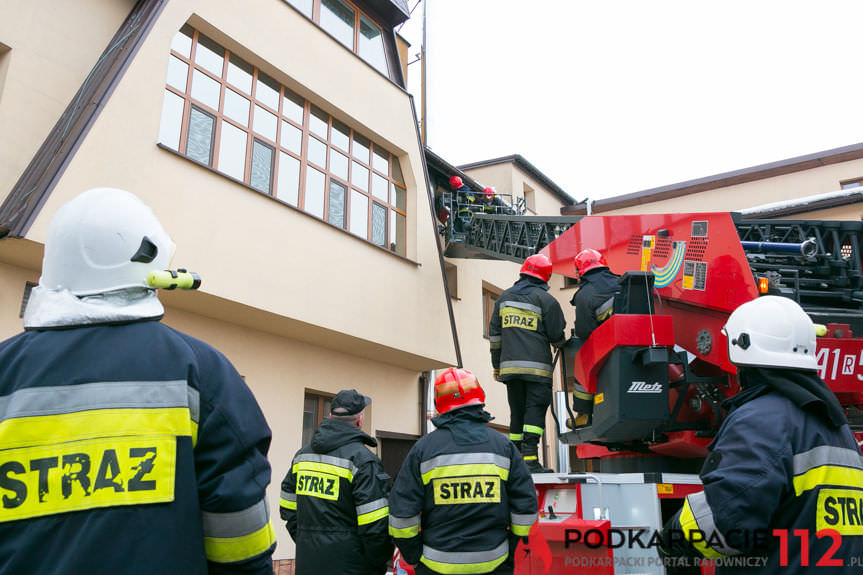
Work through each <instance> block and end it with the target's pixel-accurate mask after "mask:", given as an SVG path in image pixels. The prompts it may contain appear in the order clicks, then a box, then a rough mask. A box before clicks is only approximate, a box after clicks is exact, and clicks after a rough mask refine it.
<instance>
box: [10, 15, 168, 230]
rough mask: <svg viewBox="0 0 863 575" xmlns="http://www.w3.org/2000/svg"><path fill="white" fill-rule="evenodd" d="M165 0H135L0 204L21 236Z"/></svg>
mask: <svg viewBox="0 0 863 575" xmlns="http://www.w3.org/2000/svg"><path fill="white" fill-rule="evenodd" d="M166 3H167V0H139V1H138V2H137V3H136V4H135V6H134V7H133V8H132V10H131V11H130V12H129V15H128V16H127V17H126V19H125V20H124V21H123V24H122V25H121V26H120V28H119V29H118V30H117V33H116V34H114V37H113V38H112V39H111V41H110V42H109V44H108V47H107V48H106V49H105V51H104V52H102V54H101V56H99V59H98V60H97V61H96V63H95V65H94V66H93V69H92V70H91V71H90V73H89V74H88V75H87V78H86V79H85V80H84V83H83V84H82V85H81V87H80V88H79V89H78V91H77V92H76V94H75V96H73V97H72V101H71V102H69V105H68V106H67V107H66V109H65V111H64V112H63V114H62V115H61V116H60V119H59V120H57V123H56V124H54V127H53V128H52V129H51V131H50V132H49V133H48V136H47V138H45V141H44V142H43V143H42V145H41V146H40V147H39V150H38V151H37V152H36V155H35V156H33V159H32V160H30V163H29V165H28V166H27V168H26V169H25V170H24V172H23V173H22V174H21V177H20V178H19V179H18V181H17V182H16V183H15V186H14V187H13V188H12V191H11V192H9V195H8V196H7V197H6V199H5V200H4V202H3V204H2V205H0V224H2V225H4V226H6V227H7V228H8V230H9V236H11V237H17V238H22V237H24V236H25V235H26V233H27V230H29V229H30V226H31V225H32V224H33V221H34V220H35V219H36V216H37V215H38V214H39V211H40V210H41V208H42V206H43V205H44V204H45V201H46V200H47V199H48V196H50V194H51V191H52V190H53V189H54V186H55V185H56V184H57V181H58V180H59V179H60V176H61V175H62V174H63V172H64V171H65V169H66V166H68V165H69V162H70V161H71V159H72V157H73V156H74V154H75V151H76V150H77V149H78V147H79V146H80V144H81V142H82V141H83V140H84V137H85V136H86V135H87V133H88V132H89V130H90V127H91V126H92V125H93V122H94V121H95V120H96V118H97V117H98V116H99V113H100V112H101V111H102V109H103V108H104V106H105V103H106V102H107V101H108V98H109V97H110V95H111V93H112V92H113V91H114V88H115V87H116V86H117V84H118V82H119V81H120V78H122V76H123V73H124V72H125V70H126V68H127V67H128V65H129V63H130V62H131V61H132V58H133V57H134V55H135V54H136V53H137V51H138V49H139V48H140V46H141V44H142V43H143V41H144V39H145V38H146V36H147V33H148V32H149V31H150V29H151V28H152V26H153V23H154V22H155V21H156V19H157V18H158V16H159V14H160V12H161V11H162V8H164V6H165V4H166Z"/></svg>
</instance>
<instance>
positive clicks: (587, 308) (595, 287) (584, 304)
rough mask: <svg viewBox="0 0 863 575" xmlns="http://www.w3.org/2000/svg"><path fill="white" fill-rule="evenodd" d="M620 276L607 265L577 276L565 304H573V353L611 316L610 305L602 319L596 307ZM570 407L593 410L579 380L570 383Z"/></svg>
mask: <svg viewBox="0 0 863 575" xmlns="http://www.w3.org/2000/svg"><path fill="white" fill-rule="evenodd" d="M619 279H620V276H618V275H617V274H614V273H612V272H611V271H609V269H608V268H605V267H603V268H596V269H592V270H589V271H587V272H585V273H584V275H582V276H581V278H580V279H579V281H578V290H576V292H575V295H573V296H572V299H571V300H570V302H569V303H571V304H572V305H574V306H575V336H576V338H578V339H573V340H572V342H571V343H572V344H573V348H572V350H573V351H574V352H577V351H578V349H580V348H581V346H582V345H583V344H584V340H586V339H587V338H588V336H590V334H591V333H593V331H594V330H595V329H596V328H597V327H599V324H600V323H602V321H604V320H605V319H607V318H608V317H609V316H610V315H611V311H612V307H611V306H608V312H607V314H606V315H604V316H603V317H602V318H598V317H596V316H597V310H598V309H600V308H601V307H602V306H605V305H606V304H607V302H608V299H609V298H611V297H613V296H614V294H615V292H616V291H617V288H618V286H619V284H618V280H619ZM572 396H573V407H574V408H575V410H576V411H577V412H579V413H586V414H589V413H593V394H592V393H588V392H587V391H585V389H584V386H583V385H582V383H581V382H575V383H574V384H573V392H572Z"/></svg>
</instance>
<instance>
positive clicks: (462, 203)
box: [449, 176, 482, 232]
mask: <svg viewBox="0 0 863 575" xmlns="http://www.w3.org/2000/svg"><path fill="white" fill-rule="evenodd" d="M449 187H450V188H452V190H453V193H454V194H455V201H456V222H455V229H456V231H457V232H461V231H464V229H465V227H466V226H467V224H469V223H470V220H471V218H473V213H474V212H476V211H479V210H482V206H481V205H480V201H479V199H478V198H477V195H476V193H475V192H474V191H473V190H472V189H470V187H468V186H467V185H466V184H465V183H464V182H463V181H462V179H461V178H460V177H459V176H453V177H451V178H450V179H449Z"/></svg>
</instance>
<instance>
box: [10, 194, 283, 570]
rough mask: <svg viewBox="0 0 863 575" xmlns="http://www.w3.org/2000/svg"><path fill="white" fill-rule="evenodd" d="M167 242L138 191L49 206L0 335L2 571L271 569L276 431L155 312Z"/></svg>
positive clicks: (227, 370)
mask: <svg viewBox="0 0 863 575" xmlns="http://www.w3.org/2000/svg"><path fill="white" fill-rule="evenodd" d="M173 252H174V244H173V243H172V241H171V239H170V237H169V236H168V234H167V233H166V232H165V230H164V229H163V228H162V226H161V224H160V223H159V221H158V220H157V219H156V216H155V215H154V214H153V212H152V211H151V210H150V208H148V207H147V206H146V205H145V204H144V203H143V202H142V201H141V200H140V199H138V198H137V197H136V196H134V195H133V194H130V193H128V192H125V191H122V190H116V189H110V188H97V189H92V190H88V191H86V192H84V193H82V194H80V195H79V196H77V197H76V198H74V199H72V200H71V201H69V202H68V203H66V204H65V205H63V206H62V207H61V208H60V209H59V210H58V211H57V213H56V214H55V215H54V217H53V219H52V221H51V223H50V226H49V228H48V233H47V239H46V241H45V254H44V259H43V264H42V276H41V278H40V279H39V284H38V285H37V286H36V287H34V288H33V290H32V292H31V294H30V298H29V302H28V304H27V307H26V311H25V313H24V327H25V331H24V333H22V334H19V335H17V336H14V337H12V338H11V339H8V340H6V341H4V342H2V343H0V405H2V406H3V408H2V410H0V453H2V457H0V487H2V492H3V494H4V495H3V508H2V509H0V573H2V574H4V575H5V574H16V575H17V574H20V573H53V574H61V575H62V574H70V575H77V574H80V573H124V574H132V575H134V574H154V573H158V574H163V575H172V574H177V573H184V574H206V573H221V574H227V573H254V574H260V575H263V574H265V573H266V574H268V575H270V574H272V561H271V555H272V552H273V549H274V548H275V536H274V532H273V528H272V526H271V524H270V521H269V511H268V507H267V502H266V500H265V498H264V491H265V489H266V487H267V485H268V484H269V482H270V465H269V463H268V461H267V450H268V448H269V444H270V429H269V427H268V426H267V423H266V421H265V419H264V416H263V414H262V413H261V409H260V408H259V406H258V404H257V403H256V401H255V398H254V396H253V395H252V393H251V391H250V390H249V388H248V387H246V384H245V383H244V382H243V379H242V377H241V376H240V375H239V374H238V373H237V371H236V370H235V369H234V367H233V366H232V365H231V363H230V362H229V361H228V360H227V359H226V358H225V357H224V356H223V355H222V354H221V353H219V352H218V351H217V350H215V349H214V348H212V347H210V346H209V345H207V344H206V343H204V342H202V341H199V340H197V339H194V338H192V337H190V336H188V335H185V334H183V333H181V332H179V331H176V330H174V329H171V328H169V327H168V326H166V325H164V324H162V323H160V322H159V319H160V318H161V317H162V315H163V314H164V308H163V307H162V304H161V303H160V302H159V299H158V297H157V295H156V292H155V290H154V289H152V287H150V285H149V284H148V282H147V279H146V278H147V276H148V275H149V273H150V272H151V271H153V270H162V269H164V268H166V267H167V266H168V264H169V263H170V260H171V257H172V255H173Z"/></svg>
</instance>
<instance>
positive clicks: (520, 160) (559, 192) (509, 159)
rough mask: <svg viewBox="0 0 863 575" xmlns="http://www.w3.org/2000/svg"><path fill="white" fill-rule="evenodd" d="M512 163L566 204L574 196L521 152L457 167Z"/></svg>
mask: <svg viewBox="0 0 863 575" xmlns="http://www.w3.org/2000/svg"><path fill="white" fill-rule="evenodd" d="M508 163H513V164H515V165H516V166H518V167H519V168H521V169H522V170H524V171H525V172H527V173H528V174H530V175H531V176H533V177H534V178H536V179H537V180H539V181H540V182H541V183H542V185H544V186H545V187H546V188H548V190H549V191H550V192H551V193H553V194H554V195H555V196H557V198H558V199H559V200H561V201H562V202H564V203H566V204H571V203H572V202H573V201H574V200H575V198H573V197H572V196H570V195H569V194H568V193H566V191H564V189H563V188H561V187H560V186H558V185H557V184H555V183H554V181H553V180H552V179H551V178H549V177H548V176H546V175H545V174H543V173H542V172H541V171H540V170H539V169H538V168H537V167H536V166H534V165H533V164H531V163H530V162H528V161H527V159H525V157H524V156H522V155H521V154H512V155H510V156H502V157H500V158H492V159H490V160H481V161H479V162H471V163H469V164H462V165H460V166H458V167H459V169H461V170H462V171H464V170H472V169H474V168H485V167H488V166H496V165H498V164H508Z"/></svg>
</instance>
